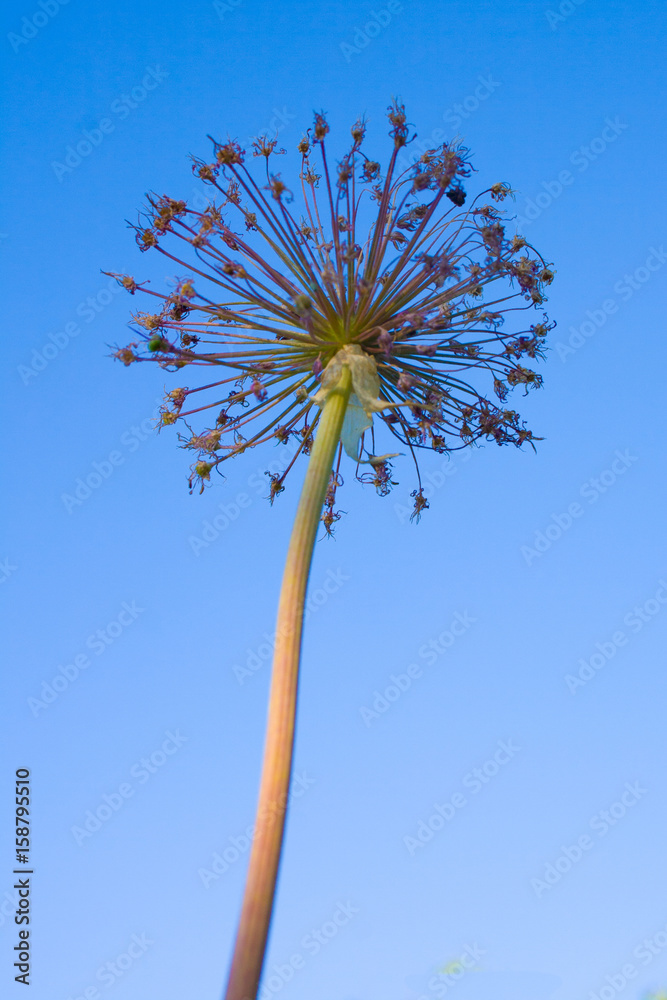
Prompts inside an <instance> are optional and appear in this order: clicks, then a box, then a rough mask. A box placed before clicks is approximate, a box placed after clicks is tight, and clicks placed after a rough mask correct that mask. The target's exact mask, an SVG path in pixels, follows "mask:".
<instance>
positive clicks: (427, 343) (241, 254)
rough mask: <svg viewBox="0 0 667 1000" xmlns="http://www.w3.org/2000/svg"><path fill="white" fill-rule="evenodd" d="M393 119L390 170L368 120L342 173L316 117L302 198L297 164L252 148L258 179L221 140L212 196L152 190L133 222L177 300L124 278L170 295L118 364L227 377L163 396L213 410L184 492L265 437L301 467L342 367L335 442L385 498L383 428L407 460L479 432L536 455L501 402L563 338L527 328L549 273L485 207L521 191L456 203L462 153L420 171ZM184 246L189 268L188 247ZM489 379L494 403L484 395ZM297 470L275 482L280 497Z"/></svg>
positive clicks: (186, 441) (461, 194) (172, 407)
mask: <svg viewBox="0 0 667 1000" xmlns="http://www.w3.org/2000/svg"><path fill="white" fill-rule="evenodd" d="M388 118H389V122H390V124H391V129H390V136H391V138H392V140H393V148H392V151H391V155H390V157H389V162H388V165H387V168H386V170H385V171H384V172H383V170H382V168H381V165H380V163H379V162H377V161H375V160H373V159H370V158H369V157H368V156H367V155H366V153H365V151H364V149H363V148H362V147H363V145H364V140H365V136H366V123H365V121H363V120H360V121H357V122H356V123H355V125H354V126H353V128H352V130H351V134H352V145H351V147H350V148H349V149H348V151H347V152H346V153H345V155H344V156H343V158H342V159H341V160H340V161H339V162H338V163H337V164H336V167H335V168H334V169H332V168H331V167H330V165H329V162H328V159H327V154H326V150H325V138H326V136H327V134H328V132H329V126H328V124H327V122H326V119H325V117H324V115H322V114H317V115H315V121H314V124H313V126H312V128H311V129H309V130H308V132H307V134H306V135H305V136H304V137H303V139H302V140H301V141H300V143H299V144H298V150H299V152H300V153H301V158H302V159H301V171H300V174H299V185H298V188H299V189H298V193H297V195H294V194H293V193H292V191H290V190H289V189H288V187H287V185H286V184H285V182H284V181H283V180H282V178H281V175H280V174H278V173H274V172H272V170H271V165H272V164H273V162H274V159H275V157H276V156H278V155H280V154H282V153H284V152H285V151H284V150H281V149H277V148H276V145H277V143H276V140H275V139H268V138H265V137H260V138H259V139H257V140H256V141H255V142H254V143H253V145H252V155H253V157H255V158H258V159H259V161H260V162H261V160H262V159H263V160H264V170H263V175H264V176H263V177H262V178H261V179H256V178H255V176H253V173H252V172H251V171H250V170H249V169H248V167H247V166H246V157H247V153H246V151H245V150H243V149H242V148H241V147H240V145H239V144H238V143H237V142H235V141H232V140H229V141H228V142H226V143H219V142H216V141H215V140H212V141H213V150H214V159H213V161H212V162H206V161H203V160H198V159H195V160H194V166H193V170H194V173H195V174H196V176H198V177H199V178H201V180H202V181H204V182H205V184H207V185H208V186H209V189H210V190H211V197H208V198H206V199H202V201H201V202H200V203H199V204H198V207H197V208H194V207H188V206H187V205H186V203H185V202H184V201H175V200H173V199H170V198H168V197H166V196H162V197H157V196H155V195H150V196H149V198H148V206H147V210H146V213H145V215H144V216H143V217H140V219H139V222H138V224H137V225H136V226H134V227H133V228H134V229H135V230H136V234H137V241H138V243H139V246H140V247H141V248H142V249H144V250H146V249H151V248H154V249H157V250H158V251H159V252H160V253H162V254H164V255H165V256H166V257H168V258H169V259H170V260H172V261H174V262H175V263H176V264H177V265H178V266H179V267H180V268H182V269H183V272H184V274H183V276H182V277H178V278H177V279H176V280H175V283H174V284H175V287H174V290H173V291H172V292H171V293H170V294H167V295H164V294H160V293H159V292H155V291H152V290H149V289H148V288H145V287H142V286H141V285H139V284H138V283H137V282H135V280H134V279H133V278H130V277H128V276H122V275H114V276H115V277H116V278H117V279H118V280H119V281H120V282H121V283H122V284H123V285H124V287H125V288H127V290H128V291H130V292H131V293H132V294H135V293H136V292H137V291H142V292H144V293H147V294H149V295H151V296H153V298H154V299H157V300H158V301H159V311H157V312H153V313H146V312H138V313H136V314H135V315H134V317H133V318H134V321H135V324H136V325H135V328H134V329H135V333H136V334H137V337H138V339H137V340H135V341H134V342H133V343H132V344H130V345H128V347H125V348H122V349H120V350H118V351H117V352H116V357H118V358H119V359H120V360H122V361H123V362H124V363H125V364H126V365H127V364H131V363H132V362H134V361H145V360H152V361H154V362H157V363H158V364H159V365H160V366H162V367H163V368H165V369H167V370H169V371H175V372H177V371H180V369H181V368H184V367H187V366H190V367H191V368H192V366H198V365H199V366H205V367H206V368H208V369H209V371H210V369H211V368H213V369H214V370H215V377H214V378H213V379H211V375H210V374H208V376H207V377H205V378H203V379H200V380H198V381H200V382H201V383H202V384H196V385H195V386H193V387H187V388H186V387H183V388H178V389H174V390H172V391H170V392H169V393H168V395H167V403H166V406H165V407H164V408H163V411H162V415H161V423H162V425H167V424H171V423H175V422H176V421H177V420H182V421H183V422H185V418H187V417H190V416H194V415H195V414H196V415H199V414H201V413H203V412H205V411H207V410H211V409H213V410H214V411H215V412H216V417H215V422H214V424H213V426H209V427H208V428H205V429H202V430H199V431H194V430H193V429H192V428H190V426H189V425H188V424H187V423H185V426H186V427H187V429H188V432H189V436H188V437H182V438H181V440H182V443H183V446H184V447H186V448H188V449H191V450H193V451H194V452H195V453H196V454H197V460H196V461H195V463H194V465H193V466H192V476H191V485H192V484H193V483H195V482H197V483H199V484H200V485H201V488H202V489H203V487H204V485H205V484H206V483H208V482H209V481H210V476H211V472H212V471H213V470H214V469H217V468H218V467H219V466H220V464H221V463H222V462H223V461H225V460H226V459H228V458H230V457H231V456H233V455H237V454H239V453H240V452H243V451H245V450H247V449H248V448H250V447H253V446H255V445H257V444H260V443H262V442H265V441H268V440H270V439H272V438H273V439H275V440H277V441H279V442H282V443H283V444H287V443H288V442H290V441H295V442H296V454H299V453H304V454H308V453H309V450H310V446H311V443H312V440H313V434H314V432H315V430H316V427H317V424H318V421H319V419H320V416H321V407H322V405H323V403H324V401H325V399H326V394H327V391H328V390H329V389H330V387H331V386H332V385H333V380H334V379H335V377H336V371H337V370H338V369H339V368H340V365H347V366H348V367H349V369H350V372H351V375H352V380H353V391H352V395H351V397H350V402H349V405H348V411H349V412H348V415H347V417H346V422H345V426H344V430H343V434H342V442H343V444H344V446H345V450H346V451H347V453H348V454H349V455H350V456H351V457H352V458H353V459H355V460H357V462H358V463H360V464H361V465H364V467H367V463H368V462H369V461H370V464H371V467H372V472H371V473H368V472H359V469H360V464H358V465H357V472H358V478H359V479H361V480H362V481H363V482H369V481H370V482H372V483H373V484H374V485H375V486H376V488H377V489H378V492H379V493H381V494H385V493H386V492H388V490H389V487H390V485H391V484H392V483H391V474H390V466H389V463H388V461H387V458H388V457H393V455H392V456H381V457H380V458H377V457H376V456H375V455H374V452H375V440H374V439H375V435H376V431H379V430H380V429H381V428H383V429H384V430H385V431H387V432H388V433H389V435H390V436H392V437H393V438H395V439H397V440H398V441H399V442H400V444H401V445H402V446H404V447H407V448H408V449H409V451H410V452H411V453H412V455H413V456H414V455H415V453H416V451H417V450H418V449H420V448H432V449H434V450H435V451H437V452H449V451H451V450H455V449H457V448H462V447H466V446H467V445H469V444H473V443H475V442H477V441H479V440H480V439H493V440H495V441H496V442H497V443H498V444H505V443H512V444H515V445H521V444H522V443H523V442H524V441H528V442H529V443H531V444H532V441H533V440H534V439H533V435H532V433H531V431H529V430H527V429H526V428H525V426H524V425H523V423H522V422H521V421H520V419H519V415H518V414H517V413H516V412H515V411H514V410H510V409H506V408H505V407H504V406H503V405H502V404H504V401H505V399H506V396H507V394H508V392H509V391H510V389H511V388H512V387H514V386H515V385H518V384H522V385H524V386H525V387H526V389H528V388H529V387H531V386H539V385H540V383H541V377H540V376H539V375H537V374H536V373H535V372H533V371H531V370H530V369H528V368H526V367H524V366H523V365H521V364H520V363H519V361H520V359H521V358H523V357H524V356H528V357H529V358H535V357H538V356H541V353H542V349H543V343H544V339H545V337H546V335H547V332H548V330H549V329H550V328H551V326H550V324H549V323H548V321H547V319H546V316H545V317H543V318H542V319H541V320H540V321H538V322H536V323H533V324H531V325H529V326H528V327H527V328H524V329H519V330H517V329H516V326H517V318H519V317H520V316H521V314H522V313H523V312H524V311H526V310H531V309H533V308H534V307H539V306H540V305H541V304H542V303H543V301H544V294H543V289H544V286H545V285H547V284H549V283H550V282H551V280H552V278H553V273H552V271H551V270H549V268H548V267H547V266H546V264H545V262H544V261H543V260H542V258H541V257H540V256H539V254H537V252H536V251H534V250H533V248H532V247H530V246H529V245H528V244H527V243H526V241H525V240H524V239H523V238H522V237H520V236H513V237H509V236H508V235H507V234H506V229H505V226H506V220H505V218H504V216H503V214H502V213H501V211H500V210H499V209H498V208H497V207H496V205H495V204H493V203H494V202H500V201H502V200H503V199H504V198H505V197H506V196H507V195H508V194H510V193H511V192H510V188H509V187H508V186H507V185H506V184H495V185H493V187H491V188H490V189H489V190H488V191H485V192H482V194H480V195H479V196H478V197H477V198H475V199H474V201H473V202H472V203H471V204H470V205H469V206H468V207H464V206H465V205H466V200H467V196H466V192H465V190H464V187H463V182H464V180H465V178H467V177H468V176H469V175H470V172H471V167H470V166H469V163H468V159H467V150H465V149H464V148H463V147H461V146H460V145H458V144H457V143H455V142H450V143H443V144H442V145H440V146H438V147H437V148H434V149H431V150H428V151H427V152H426V153H424V154H423V155H421V156H420V157H419V158H418V159H416V160H415V159H413V158H411V157H410V155H409V154H410V143H411V141H412V139H414V138H415V136H414V135H411V132H410V127H409V125H408V123H407V121H406V116H405V111H404V109H403V106H402V105H400V104H398V103H397V102H394V103H393V104H392V105H391V106H390V108H389V110H388ZM485 196H488V197H489V198H490V202H489V203H486V202H485V201H484V199H485ZM297 200H298V202H299V203H300V208H299V211H298V212H295V210H294V203H295V202H296V201H297ZM178 240H180V241H181V244H182V245H185V244H187V250H188V255H182V254H179V252H178V245H179V244H178V243H177V241H178ZM184 249H185V246H184ZM186 256H187V259H186ZM506 318H507V319H509V320H510V324H508V325H511V326H512V327H513V329H511V330H506V329H505V327H504V323H505V320H506ZM140 341H143V350H142V349H141V348H140ZM489 384H490V386H491V387H492V392H493V395H495V397H496V399H497V400H498V402H493V401H491V400H490V399H489V398H487V395H486V393H487V392H488V388H489ZM196 393H203V394H204V396H203V397H202V400H203V401H202V402H198V397H197V396H195V394H196ZM186 402H187V404H188V406H187V408H186ZM191 404H192V405H191ZM374 417H375V419H374ZM364 455H368V456H369V458H368V459H365V458H364ZM294 457H295V458H296V455H295V456H294ZM292 464H293V460H292V461H290V463H289V465H288V469H287V471H289V468H291V466H292ZM337 470H338V466H337V467H336V472H335V476H334V484H336V483H337V482H338V481H339V474H338V471H337ZM418 474H419V471H418V470H417V475H418ZM285 475H286V473H283V474H282V475H281V476H277V475H272V476H271V499H273V497H274V496H275V495H277V493H279V492H280V491H281V490H282V488H283V481H284V478H285ZM334 492H335V489H334ZM413 496H415V497H416V500H415V504H416V507H419V510H421V509H422V508H423V507H425V506H427V504H426V500H425V499H424V497H423V493H422V490H421V486H420V487H419V489H418V490H415V491H414V493H413ZM419 510H418V511H417V512H419Z"/></svg>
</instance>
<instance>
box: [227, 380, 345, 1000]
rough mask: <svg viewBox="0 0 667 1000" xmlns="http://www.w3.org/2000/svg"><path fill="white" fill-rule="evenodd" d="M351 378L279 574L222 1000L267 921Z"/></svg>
mask: <svg viewBox="0 0 667 1000" xmlns="http://www.w3.org/2000/svg"><path fill="white" fill-rule="evenodd" d="M351 387H352V376H351V373H350V369H349V368H348V367H347V366H346V365H343V366H342V368H341V373H340V377H339V380H338V383H337V384H336V385H335V386H334V387H332V388H331V390H330V391H329V393H328V395H327V398H326V401H325V402H324V405H323V407H322V414H321V416H320V421H319V425H318V428H317V433H316V435H315V442H314V444H313V447H312V450H311V454H310V460H309V463H308V469H307V471H306V478H305V481H304V484H303V490H302V492H301V498H300V500H299V506H298V508H297V512H296V517H295V520H294V527H293V529H292V536H291V538H290V543H289V548H288V551H287V560H286V563H285V572H284V575H283V582H282V588H281V591H280V602H279V604H278V620H277V631H276V645H275V651H274V657H273V673H272V678H271V693H270V695H269V709H268V720H267V729H266V742H265V745H264V761H263V765H262V779H261V784H260V790H259V801H258V805H257V819H256V824H255V834H254V837H253V844H252V850H251V853H250V863H249V866H248V875H247V879H246V887H245V893H244V897H243V905H242V908H241V917H240V920H239V927H238V931H237V936H236V944H235V948H234V956H233V959H232V966H231V970H230V974H229V981H228V983H227V992H226V994H225V1000H255V997H256V995H257V989H258V987H259V980H260V975H261V972H262V964H263V962H264V952H265V950H266V941H267V937H268V933H269V925H270V922H271V913H272V910H273V900H274V896H275V889H276V880H277V876H278V865H279V863H280V854H281V850H282V843H283V834H284V828H285V817H286V812H287V800H288V796H289V786H290V778H291V773H292V756H293V749H294V730H295V721H296V705H297V692H298V680H299V659H300V654H301V637H302V632H303V613H304V605H305V599H306V588H307V585H308V576H309V574H310V567H311V563H312V558H313V549H314V545H315V538H316V535H317V529H318V526H319V523H320V516H321V513H322V507H323V505H324V498H325V496H326V492H327V487H328V485H329V477H330V475H331V469H332V466H333V462H334V457H335V454H336V448H337V446H338V442H339V440H340V435H341V430H342V426H343V418H344V416H345V410H346V409H347V404H348V400H349V398H350V391H351Z"/></svg>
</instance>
